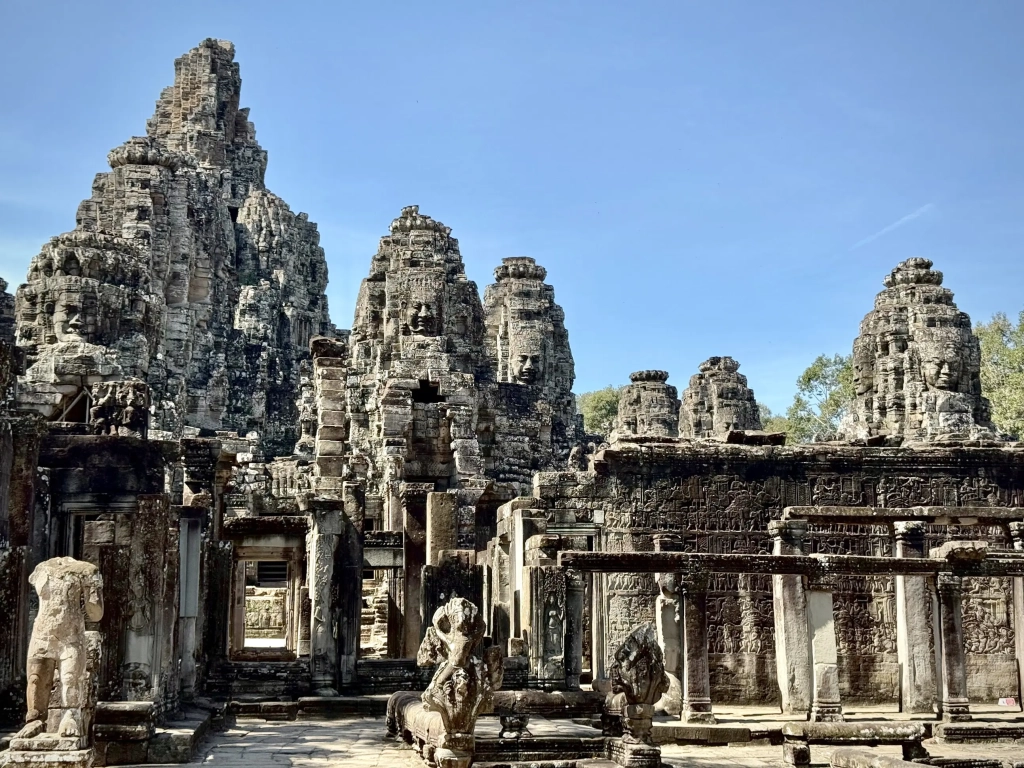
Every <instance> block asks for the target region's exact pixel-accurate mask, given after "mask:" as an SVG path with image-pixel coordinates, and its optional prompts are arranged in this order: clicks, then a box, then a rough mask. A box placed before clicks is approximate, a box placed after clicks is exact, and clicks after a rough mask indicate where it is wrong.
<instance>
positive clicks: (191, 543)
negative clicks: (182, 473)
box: [178, 517, 203, 699]
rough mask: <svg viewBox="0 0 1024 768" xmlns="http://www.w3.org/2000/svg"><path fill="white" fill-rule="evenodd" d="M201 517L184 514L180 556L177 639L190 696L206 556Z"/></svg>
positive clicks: (185, 691)
mask: <svg viewBox="0 0 1024 768" xmlns="http://www.w3.org/2000/svg"><path fill="white" fill-rule="evenodd" d="M201 523H202V521H201V520H199V519H196V518H190V517H182V518H181V519H180V520H179V522H178V524H179V525H180V526H181V532H180V540H179V549H178V556H179V558H180V563H179V566H178V574H179V576H178V582H179V590H180V595H179V611H178V643H179V648H178V650H179V652H180V654H181V670H180V676H181V692H182V694H183V695H184V696H185V698H187V699H191V698H192V696H193V695H194V694H195V687H196V662H197V653H196V652H197V650H198V649H199V648H200V645H201V644H200V642H199V641H200V639H201V638H199V637H198V636H197V635H196V628H197V623H198V621H197V619H198V616H199V582H200V576H201V564H202V560H203V538H202V530H201Z"/></svg>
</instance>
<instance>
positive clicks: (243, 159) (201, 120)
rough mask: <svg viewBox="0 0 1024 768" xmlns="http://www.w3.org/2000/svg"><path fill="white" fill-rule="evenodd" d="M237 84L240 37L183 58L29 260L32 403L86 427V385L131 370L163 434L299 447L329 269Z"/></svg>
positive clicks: (26, 339)
mask: <svg viewBox="0 0 1024 768" xmlns="http://www.w3.org/2000/svg"><path fill="white" fill-rule="evenodd" d="M240 90H241V77H240V76H239V68H238V64H237V63H236V62H235V61H234V47H233V46H232V45H231V43H228V42H226V41H219V40H205V41H203V42H202V43H201V44H200V45H199V46H198V47H197V48H194V49H193V50H191V51H189V52H188V53H187V54H185V55H184V56H182V57H181V58H179V59H178V60H177V61H176V62H175V80H174V84H173V85H171V86H170V87H169V88H167V89H165V91H164V92H163V94H162V95H161V97H160V99H159V101H158V102H157V107H156V113H155V114H154V116H153V117H152V119H151V120H150V121H149V124H148V126H147V135H146V136H144V137H134V138H132V139H129V140H128V141H127V142H125V143H124V144H123V145H121V146H120V147H117V148H116V149H114V150H112V151H111V152H110V154H109V155H108V158H107V159H108V161H109V163H110V168H111V170H110V171H109V172H107V173H101V174H99V175H98V176H97V177H96V179H95V181H94V183H93V193H92V196H91V197H90V198H89V199H88V200H85V201H83V202H82V204H81V205H80V206H79V209H78V215H77V217H76V226H75V229H74V231H72V232H69V233H67V234H63V235H60V236H59V237H56V238H53V239H52V240H51V241H50V242H49V243H47V244H46V245H44V246H43V248H42V250H41V251H40V253H39V254H38V255H37V256H36V257H35V258H34V259H33V260H32V264H31V266H30V268H29V274H28V279H27V282H26V283H25V285H23V286H21V288H19V290H18V294H17V324H18V333H17V343H18V345H19V346H21V347H23V348H24V350H25V352H26V355H27V358H28V363H29V365H30V368H29V369H28V371H27V372H26V375H25V376H24V378H23V380H22V384H21V386H20V388H19V398H20V400H21V403H20V404H21V405H22V406H23V407H26V408H31V409H33V410H36V411H39V412H41V413H43V415H44V416H45V417H47V418H49V419H51V420H62V421H64V420H67V421H83V420H84V418H83V417H82V416H81V411H80V410H75V409H74V408H73V407H69V406H72V404H73V402H74V400H75V399H76V398H78V397H79V396H80V395H81V392H82V389H83V387H87V386H90V385H92V384H95V383H97V382H109V381H119V380H121V379H126V378H134V379H139V380H141V381H144V382H145V383H146V384H148V386H149V388H150V390H151V392H152V409H153V415H152V422H153V423H152V428H153V429H154V430H155V431H156V432H158V433H160V434H161V436H163V437H181V436H182V434H183V432H184V429H185V428H186V427H192V428H206V429H218V430H219V429H233V430H236V431H241V433H242V434H245V433H247V432H249V431H252V430H256V431H258V432H259V433H260V435H261V436H262V440H263V443H264V445H265V449H266V450H267V452H268V453H270V454H271V455H274V454H286V453H291V451H292V446H293V445H294V444H295V442H296V439H297V438H298V437H299V423H298V418H297V417H298V412H297V410H298V409H297V406H296V400H297V395H298V390H299V368H300V365H301V363H302V361H303V360H305V359H308V357H309V350H308V343H309V339H310V338H311V337H312V336H313V335H317V334H325V335H330V334H331V333H333V329H332V326H331V324H330V321H329V318H328V315H327V301H326V298H325V296H324V289H325V287H326V284H327V266H326V261H325V258H324V254H323V250H322V249H321V248H320V246H319V234H318V233H317V231H316V226H315V225H313V224H312V223H310V222H309V221H308V218H307V216H306V214H304V213H299V214H295V213H293V212H292V211H291V210H290V209H289V208H288V206H287V205H286V204H285V203H284V202H283V201H282V200H281V199H280V198H278V197H276V196H275V195H273V194H272V193H270V192H269V191H268V190H267V189H266V188H265V186H264V172H265V170H266V164H267V154H266V152H265V151H264V150H263V149H262V148H261V147H260V146H259V144H258V143H257V141H256V133H255V129H254V127H253V124H252V123H251V122H249V119H248V110H247V109H239V107H238V100H239V93H240Z"/></svg>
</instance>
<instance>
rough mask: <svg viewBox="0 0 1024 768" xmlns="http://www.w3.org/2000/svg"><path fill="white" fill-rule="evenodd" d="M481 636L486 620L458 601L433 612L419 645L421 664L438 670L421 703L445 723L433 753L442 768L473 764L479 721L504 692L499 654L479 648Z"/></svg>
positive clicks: (459, 598) (461, 601) (469, 603)
mask: <svg viewBox="0 0 1024 768" xmlns="http://www.w3.org/2000/svg"><path fill="white" fill-rule="evenodd" d="M483 636H484V620H483V617H482V616H481V615H480V612H479V610H478V609H477V607H476V606H475V605H474V604H473V603H471V602H469V601H468V600H466V599H464V598H461V597H455V598H452V599H451V600H449V601H448V603H447V604H445V605H443V606H441V607H440V608H438V609H437V611H435V612H434V618H433V625H432V626H430V627H429V628H428V629H427V633H426V635H425V636H424V638H423V643H422V644H421V645H420V650H419V653H418V654H417V658H416V660H417V663H419V664H420V665H421V666H428V665H431V664H436V665H437V671H436V672H435V673H434V677H433V678H432V679H431V681H430V685H428V686H427V689H426V690H425V691H424V692H423V696H422V700H423V708H424V709H425V710H427V711H428V712H437V713H438V714H439V715H440V716H441V721H442V723H443V724H444V738H443V739H442V741H441V743H440V744H439V745H438V746H437V750H436V751H435V753H434V759H435V760H436V761H437V763H438V764H439V765H444V766H450V767H451V768H456V766H467V765H469V763H470V762H471V761H472V755H473V748H474V736H473V729H474V728H475V727H476V720H477V717H478V716H479V714H480V713H481V712H483V711H485V710H487V709H489V708H490V705H491V695H492V694H493V693H494V691H496V690H498V689H499V688H501V682H502V676H503V674H504V671H503V668H502V661H501V649H500V648H498V646H495V645H491V646H488V647H486V648H480V644H481V642H482V640H483Z"/></svg>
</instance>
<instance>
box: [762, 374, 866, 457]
mask: <svg viewBox="0 0 1024 768" xmlns="http://www.w3.org/2000/svg"><path fill="white" fill-rule="evenodd" d="M853 398H854V389H853V364H852V358H851V356H850V355H845V356H844V355H832V356H831V357H829V356H828V355H818V357H816V358H815V360H814V362H813V363H811V364H810V366H809V367H808V368H807V370H805V371H804V372H803V373H802V374H800V377H799V378H798V379H797V380H796V395H794V397H793V402H792V404H791V405H790V406H789V408H787V409H786V415H785V416H782V415H776V414H773V413H772V412H771V410H770V409H768V407H767V406H761V426H762V427H763V428H764V430H765V431H766V432H785V433H786V437H787V441H788V442H791V443H806V442H810V441H811V440H813V439H814V438H815V437H827V436H830V435H834V434H835V433H836V430H837V429H838V428H839V422H840V421H841V420H842V418H843V416H844V415H845V414H846V411H847V409H848V408H849V406H850V403H851V402H853Z"/></svg>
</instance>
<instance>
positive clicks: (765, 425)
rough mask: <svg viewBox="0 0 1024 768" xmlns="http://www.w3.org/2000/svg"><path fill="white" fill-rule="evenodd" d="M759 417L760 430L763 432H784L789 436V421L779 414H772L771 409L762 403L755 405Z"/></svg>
mask: <svg viewBox="0 0 1024 768" xmlns="http://www.w3.org/2000/svg"><path fill="white" fill-rule="evenodd" d="M757 410H758V412H759V413H760V416H761V429H763V430H764V431H765V432H785V433H786V434H787V435H788V434H789V421H788V420H787V419H786V417H785V416H783V415H782V414H781V413H772V409H771V408H769V407H768V406H767V405H765V404H763V403H758V404H757Z"/></svg>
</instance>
